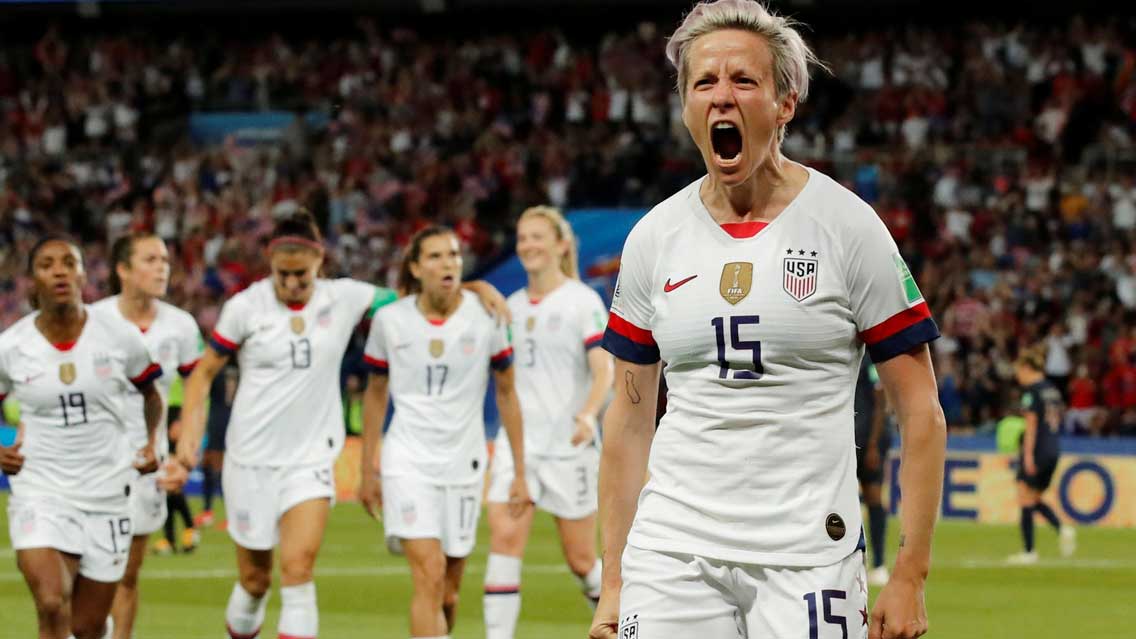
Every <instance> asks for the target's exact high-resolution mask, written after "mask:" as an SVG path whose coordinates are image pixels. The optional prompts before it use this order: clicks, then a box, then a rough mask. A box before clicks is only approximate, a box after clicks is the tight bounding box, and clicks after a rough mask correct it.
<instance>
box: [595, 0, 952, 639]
mask: <svg viewBox="0 0 1136 639" xmlns="http://www.w3.org/2000/svg"><path fill="white" fill-rule="evenodd" d="M667 55H668V58H669V59H670V61H671V62H672V63H673V64H674V65H675V67H676V69H677V70H678V91H679V97H680V98H681V101H682V106H683V111H682V114H683V122H684V123H685V124H686V127H687V129H688V130H689V132H690V134H691V137H692V138H693V139H694V142H695V144H696V145H697V147H698V149H699V151H700V153H701V155H702V158H703V161H704V163H705V165H706V170H707V175H706V176H704V177H702V178H700V179H698V180H697V181H695V182H694V183H693V184H691V185H690V186H688V187H686V188H684V189H682V190H681V191H679V192H678V193H676V194H675V195H673V196H671V197H670V198H668V199H667V200H665V201H663V202H662V203H661V204H659V205H658V206H656V207H655V208H654V209H653V210H652V211H651V212H649V213H648V214H647V215H646V216H645V217H644V218H643V219H642V220H641V221H640V222H639V223H638V224H637V225H636V226H635V228H634V229H633V230H632V231H631V234H630V235H629V237H628V238H627V242H626V244H625V246H624V249H623V255H622V263H621V267H620V275H619V281H618V283H617V285H616V290H615V293H614V295H613V300H612V307H611V317H610V319H609V321H608V326H607V331H606V332H605V334H604V346H605V348H607V349H608V350H609V351H611V352H612V353H613V354H614V355H615V356H616V358H617V363H616V369H615V379H616V385H617V392H616V397H615V399H614V401H613V402H612V404H611V405H610V406H609V407H608V410H607V413H606V415H605V419H604V446H603V454H602V461H601V467H600V489H599V492H600V497H599V500H600V512H601V513H603V516H602V518H603V521H602V522H601V528H602V529H603V535H604V564H603V566H604V579H603V592H602V595H601V598H600V604H599V606H598V608H597V611H596V616H595V620H594V625H593V628H592V631H591V634H592V636H593V637H597V638H599V637H615V636H617V634H616V633H617V631H618V633H619V634H618V636H620V637H632V636H635V637H738V636H741V637H807V636H811V637H814V638H816V639H820V638H825V639H827V638H830V637H843V636H852V635H854V636H857V637H863V636H865V634H869V635H870V636H871V637H873V639H878V638H879V637H881V636H887V637H889V638H892V637H895V638H903V639H906V638H909V637H916V636H919V635H922V634H923V633H924V632H925V631H926V628H927V618H926V611H925V609H924V605H923V589H924V582H925V580H926V577H927V572H928V570H929V568H930V551H931V533H932V529H933V527H934V522H935V514H936V509H937V507H938V504H939V496H940V492H941V489H942V468H943V459H944V456H945V445H946V427H945V422H944V419H943V415H942V410H941V408H940V407H939V404H938V399H937V394H936V387H935V376H934V373H933V371H932V368H931V359H930V355H929V352H928V349H927V347H926V342H928V341H930V340H932V339H934V338H935V337H937V336H938V328H937V327H936V325H935V323H934V321H933V320H932V319H931V317H930V313H929V311H928V309H927V305H926V303H925V302H924V301H923V297H922V294H921V293H920V292H919V289H918V287H917V286H916V285H915V281H914V279H913V278H912V277H911V275H910V273H909V272H908V270H907V267H906V265H905V264H904V261H903V258H902V257H900V254H899V252H898V250H897V249H896V246H895V243H894V241H893V240H892V239H891V236H890V234H889V233H888V231H887V228H885V226H884V224H883V223H882V222H881V221H880V218H879V216H877V215H876V213H875V212H874V211H873V210H872V209H871V207H869V206H868V205H867V204H865V203H864V202H863V201H861V200H860V199H859V198H857V197H856V196H855V195H854V194H852V193H850V192H849V191H847V190H845V189H844V188H843V187H842V186H840V185H839V184H838V183H837V182H835V181H834V180H832V179H830V178H828V177H827V176H825V175H823V174H821V173H819V172H817V171H815V170H812V169H810V168H807V167H805V166H802V165H800V164H798V163H796V162H793V161H791V160H789V159H788V158H786V157H785V156H783V155H782V154H781V150H780V143H781V141H782V139H783V138H784V131H785V126H786V125H787V124H788V123H789V121H790V120H791V119H792V118H793V113H794V110H795V108H796V105H797V103H798V102H799V101H800V100H802V99H804V98H805V96H806V94H807V93H808V81H809V77H808V65H809V63H810V61H812V60H814V57H813V55H812V53H811V52H810V50H809V48H808V46H807V45H806V44H805V43H804V41H803V40H802V39H801V36H800V35H799V34H798V33H797V31H796V30H795V29H794V27H793V24H792V23H791V22H790V21H788V20H786V19H784V18H781V17H777V16H774V15H771V14H770V13H769V12H768V11H767V10H766V9H765V7H763V6H762V5H761V4H759V3H758V2H754V1H751V0H720V1H718V2H713V3H703V4H699V5H698V6H696V7H695V8H694V9H693V10H692V11H691V12H690V14H689V15H688V16H687V17H686V18H685V20H684V21H683V23H682V25H681V26H679V28H678V30H676V31H675V33H674V34H673V35H672V36H671V38H670V41H669V42H668V44H667ZM865 346H866V347H867V350H868V353H869V355H870V356H871V358H872V361H873V362H875V363H876V366H877V370H878V372H879V375H880V380H881V382H882V384H883V386H884V389H885V392H886V393H887V396H888V400H889V405H890V406H892V407H893V408H894V410H895V413H896V415H897V417H898V421H899V423H900V424H901V427H902V435H903V438H902V442H903V445H902V451H901V459H902V468H901V476H900V481H899V483H900V486H901V488H902V490H903V509H902V513H901V524H902V533H901V534H902V537H901V541H900V547H899V551H898V554H897V557H896V561H895V564H894V568H893V570H892V577H891V580H890V581H889V582H888V585H887V586H885V587H884V589H883V591H882V592H881V593H880V595H879V598H878V599H877V601H876V606H875V610H874V611H873V613H872V615H871V627H870V631H869V627H868V624H869V616H868V612H867V599H868V598H867V588H866V585H865V584H864V582H865V575H864V559H863V551H862V544H861V535H860V530H861V515H860V504H859V500H858V499H857V485H856V454H855V447H854V445H853V416H852V412H853V409H852V403H853V389H854V383H855V379H856V371H857V369H858V367H859V364H860V359H861V356H862V354H863V352H864V348H865ZM660 359H661V360H664V361H666V363H667V366H666V382H667V389H668V391H667V392H668V401H667V409H666V414H665V415H664V416H663V418H662V422H661V423H660V424H659V427H658V431H657V433H656V431H655V423H654V418H655V402H656V388H657V387H658V378H659V373H660V364H659V362H660ZM648 467H649V469H650V479H649V480H648V481H647V484H646V486H643V477H644V474H645V473H646V471H647V470H648ZM640 492H642V494H640ZM620 558H622V561H621V560H620Z"/></svg>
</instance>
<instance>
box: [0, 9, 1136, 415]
mask: <svg viewBox="0 0 1136 639" xmlns="http://www.w3.org/2000/svg"><path fill="white" fill-rule="evenodd" d="M671 27H672V25H670V24H666V25H662V24H651V23H643V24H640V25H637V26H632V27H629V28H626V29H623V30H621V31H618V32H615V33H599V32H596V33H591V34H574V35H567V34H565V33H562V32H561V31H558V30H555V29H543V30H528V31H527V32H525V35H523V36H515V35H477V36H472V35H467V37H464V38H460V37H459V38H454V37H452V34H449V35H447V37H430V36H429V35H427V34H426V33H425V32H415V31H412V30H407V29H398V30H390V29H385V28H380V27H378V26H377V25H376V23H375V22H373V21H370V20H368V19H361V20H358V21H357V22H355V23H354V24H350V25H346V26H345V27H344V28H343V30H342V33H341V34H340V35H339V36H335V37H328V38H322V37H314V36H296V37H293V36H289V35H284V34H281V33H271V32H268V31H266V32H264V33H260V34H252V35H250V34H247V33H244V34H241V36H240V37H235V36H223V35H217V34H206V33H202V34H201V35H199V36H184V35H182V36H179V37H169V38H167V37H164V36H162V35H161V34H160V33H147V32H139V31H135V30H131V29H128V28H125V27H123V28H121V29H120V30H118V31H116V32H68V31H67V30H66V29H57V28H51V29H48V30H46V32H45V33H43V34H42V37H39V39H38V41H29V43H28V44H29V46H24V45H17V44H11V43H9V44H6V45H3V46H0V327H5V326H8V325H9V324H11V323H12V322H13V321H15V320H16V319H17V318H18V317H19V316H21V315H22V314H24V313H25V312H27V311H28V307H27V305H26V301H25V300H26V289H27V283H26V282H24V281H23V280H22V278H21V277H20V275H21V273H22V271H23V269H24V259H25V256H26V254H27V250H28V248H29V246H30V245H31V243H32V242H33V241H34V239H35V238H36V237H37V236H39V235H41V234H42V233H44V232H45V231H49V230H63V231H67V232H70V233H73V234H75V235H76V236H78V237H80V238H82V239H83V241H84V244H85V248H86V258H87V261H88V270H89V273H90V282H89V284H88V286H89V291H87V298H88V299H89V300H93V299H96V298H98V297H101V296H102V295H104V294H105V293H106V290H105V286H106V285H105V281H106V275H107V272H108V267H107V260H106V257H107V246H108V244H109V242H110V241H111V240H113V239H114V238H115V237H117V236H118V235H120V234H122V233H125V232H127V231H129V230H139V229H152V230H154V231H156V232H157V233H158V234H159V235H161V236H162V237H163V238H165V239H166V240H167V241H168V243H169V245H170V249H171V251H172V253H173V258H174V284H173V285H172V287H171V297H172V300H171V301H173V302H174V303H175V304H177V305H179V306H181V307H183V308H186V309H187V310H190V311H191V312H193V313H194V314H195V315H196V316H197V317H198V320H199V321H200V322H201V324H202V325H203V326H204V327H206V328H209V327H211V326H212V324H213V322H214V321H215V319H216V314H217V311H218V309H219V306H220V302H221V301H222V300H223V299H224V297H226V296H227V295H228V294H231V293H233V292H235V291H237V290H239V289H240V288H242V287H243V286H244V285H246V284H248V283H249V282H250V281H252V280H253V279H255V278H257V277H259V276H261V275H262V274H263V273H264V272H265V270H266V269H265V264H264V262H263V258H262V252H261V250H260V249H261V246H262V237H263V235H264V234H266V233H267V232H268V231H269V230H270V228H271V221H272V219H273V216H275V215H278V214H281V213H285V212H288V211H291V210H293V209H295V208H296V207H298V206H304V207H307V208H308V209H309V210H311V211H312V212H313V213H314V214H315V215H316V216H317V219H319V221H320V223H321V224H322V225H323V228H324V231H325V232H326V234H327V236H328V239H329V246H330V247H331V251H330V255H331V264H330V271H331V272H332V273H333V274H335V273H339V274H348V275H351V276H353V277H357V278H361V279H366V280H370V281H374V282H378V283H388V282H390V281H391V280H392V276H393V271H394V269H393V268H392V266H393V264H394V263H395V260H396V259H397V257H398V253H399V249H400V246H402V244H403V243H404V242H405V241H406V239H407V238H408V237H409V236H410V235H411V234H412V233H413V232H414V231H415V230H417V229H418V228H420V227H422V226H424V225H426V224H429V223H432V222H437V221H440V222H444V223H447V224H450V225H453V226H454V227H455V228H456V229H457V231H458V233H459V234H460V236H461V238H462V240H463V243H464V248H465V250H466V252H467V268H468V269H469V270H471V271H473V270H476V269H478V268H480V267H483V266H485V265H486V264H490V263H492V262H493V261H494V260H495V259H496V258H497V257H498V256H500V255H501V254H503V253H504V252H508V251H509V250H510V244H511V239H510V230H511V227H512V224H513V222H514V220H515V219H516V216H517V215H518V214H519V213H520V211H522V210H523V209H524V208H525V207H527V206H530V205H532V204H537V203H544V202H551V203H552V204H555V205H557V206H561V207H566V208H572V207H585V206H627V207H638V208H644V207H648V206H650V205H653V204H654V203H656V202H658V201H660V200H661V199H662V198H664V197H666V196H667V195H669V194H670V193H672V192H674V191H675V190H677V189H678V188H680V187H681V186H684V185H685V184H687V183H688V182H689V181H691V180H693V179H694V178H696V177H698V175H700V173H701V166H702V164H701V160H700V159H699V158H698V157H697V155H696V151H695V150H694V148H693V145H692V144H691V143H690V142H689V139H688V136H687V133H686V131H685V129H684V127H683V125H682V121H681V117H680V106H679V102H678V99H677V97H676V96H675V95H674V91H673V81H674V80H673V74H672V73H671V69H670V68H669V65H668V64H667V63H666V61H665V59H664V58H663V43H664V38H665V35H666V34H667V33H668V30H669V29H670V28H671ZM36 35H39V34H36ZM811 40H812V42H813V43H814V44H815V45H816V47H817V50H818V52H819V54H820V56H821V58H822V59H823V60H825V61H826V62H827V64H828V65H829V67H830V70H831V73H829V74H826V73H824V72H821V71H818V72H816V73H815V74H814V77H815V80H814V85H813V91H812V95H811V96H810V99H809V101H808V103H806V104H804V105H802V106H801V108H800V109H799V110H798V114H797V117H796V118H795V120H794V121H793V123H792V125H791V126H790V131H789V135H788V137H787V139H786V140H785V147H786V150H787V154H788V155H789V157H791V158H794V159H796V160H799V161H802V162H804V163H806V164H810V165H812V166H815V167H817V168H819V169H821V170H823V171H826V172H828V173H829V174H831V175H833V176H834V177H837V178H838V179H840V180H841V181H843V182H844V183H845V184H846V185H847V186H849V188H852V189H853V190H854V191H856V192H857V193H858V194H859V195H860V196H861V197H863V198H864V199H865V200H867V201H868V202H870V203H871V204H873V205H874V206H875V207H876V210H877V211H878V212H879V213H880V215H881V216H882V217H883V218H884V219H885V221H886V222H887V224H888V226H889V227H890V228H891V231H892V233H893V234H894V236H895V238H896V240H897V242H898V243H899V244H900V246H901V248H902V250H903V252H904V254H905V256H906V258H907V260H908V263H909V264H911V265H912V267H913V269H914V270H915V271H916V275H917V278H918V281H919V282H920V285H921V287H922V289H923V292H924V293H925V295H926V297H927V299H928V301H929V303H930V305H931V308H932V310H933V312H934V313H935V314H936V316H937V318H938V320H939V322H940V324H941V326H942V328H943V333H944V338H943V339H941V340H939V341H938V342H937V344H936V354H937V365H938V373H939V378H940V386H941V388H940V393H941V399H942V403H943V407H944V409H945V410H946V413H947V417H948V420H949V421H950V423H951V424H952V426H954V427H956V428H960V429H962V428H978V429H989V428H992V427H993V424H994V422H995V421H996V420H997V419H999V418H1001V417H1002V416H1004V415H1006V414H1008V413H1010V412H1013V411H1014V410H1016V407H1017V396H1016V391H1014V390H1013V388H1014V386H1015V384H1014V382H1013V370H1012V366H1011V364H1012V361H1013V358H1014V356H1015V355H1016V353H1017V351H1018V349H1019V348H1020V347H1022V346H1024V345H1027V344H1031V343H1034V342H1037V341H1045V342H1046V343H1047V344H1048V346H1049V355H1048V359H1047V362H1046V372H1047V374H1049V375H1050V376H1051V377H1053V378H1054V379H1056V380H1057V381H1058V382H1059V383H1060V385H1061V387H1062V389H1063V390H1064V391H1065V392H1067V394H1068V397H1069V400H1070V404H1071V407H1072V408H1073V409H1074V410H1072V411H1071V415H1072V417H1071V418H1070V420H1069V423H1068V424H1067V428H1068V429H1069V430H1070V432H1078V433H1092V434H1097V435H1100V434H1117V433H1126V434H1136V321H1134V320H1136V232H1134V231H1136V24H1125V23H1123V22H1121V21H1106V22H1098V21H1093V20H1083V19H1076V20H1074V21H1073V22H1072V23H1071V24H1066V25H1062V26H1059V27H1058V26H1047V25H1042V24H1029V23H1018V24H1004V25H999V24H992V23H989V22H973V23H961V24H957V25H954V26H950V27H941V26H937V27H935V28H934V29H930V28H923V27H903V28H894V29H890V30H886V31H855V32H849V31H847V30H844V31H842V32H841V33H839V34H830V33H825V32H824V31H823V30H818V32H817V33H816V34H814V37H812V38H811ZM33 42H34V45H33V44H32V43H33ZM268 109H272V110H289V111H294V112H310V111H317V112H322V113H326V114H327V115H328V116H329V118H330V119H329V123H328V125H327V126H326V127H320V128H314V127H311V126H309V125H307V124H305V122H304V120H303V119H302V118H299V117H297V119H296V121H295V123H294V124H293V125H292V126H291V127H290V128H289V129H288V130H287V132H286V134H285V136H284V141H283V143H282V144H280V145H276V146H272V147H241V146H238V145H236V144H233V143H225V144H221V145H217V146H212V147H204V148H202V147H198V146H195V145H193V144H191V143H190V142H189V139H188V137H187V136H186V134H185V119H186V116H187V115H188V114H189V113H191V112H194V111H202V110H227V111H261V110H268ZM582 241H583V242H587V241H588V240H587V238H586V237H584V238H582Z"/></svg>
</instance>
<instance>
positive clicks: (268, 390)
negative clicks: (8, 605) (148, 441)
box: [177, 212, 500, 639]
mask: <svg viewBox="0 0 1136 639" xmlns="http://www.w3.org/2000/svg"><path fill="white" fill-rule="evenodd" d="M323 258H324V248H323V243H322V239H321V237H320V233H319V229H318V228H317V227H316V225H315V221H314V220H313V218H312V217H311V215H310V214H309V213H307V212H300V213H297V214H294V215H292V216H291V217H287V218H283V219H281V220H279V221H278V222H277V223H276V227H275V229H274V230H273V232H272V239H271V241H270V242H269V244H268V259H269V265H270V267H271V270H272V274H271V276H270V277H268V278H265V279H262V280H260V281H258V282H255V283H253V284H252V285H251V286H249V287H248V288H247V289H245V290H244V291H242V292H240V293H238V294H236V295H234V296H233V297H232V298H231V299H230V300H229V301H228V302H226V303H225V305H224V307H223V308H222V309H221V316H220V318H219V319H218V321H217V326H216V329H215V330H214V331H213V335H212V339H211V340H210V346H209V348H208V349H206V351H205V355H204V356H203V357H202V359H201V361H200V363H199V364H198V365H197V367H196V369H195V370H194V371H193V374H192V375H191V376H190V378H189V381H188V383H187V384H186V389H185V401H184V405H183V407H182V424H183V426H182V428H183V431H182V436H181V439H180V440H179V441H178V451H177V454H178V459H179V461H181V462H182V464H183V465H185V466H186V467H187V468H193V467H194V466H196V465H197V461H198V452H199V448H200V445H201V438H202V433H203V431H204V429H205V398H206V395H207V394H208V392H209V387H210V385H211V384H212V382H213V379H214V377H216V375H217V374H218V373H219V372H220V371H221V370H222V369H223V368H224V366H225V364H226V363H227V362H228V359H229V358H230V357H231V356H232V355H233V354H236V355H237V359H238V362H239V365H240V370H241V377H240V382H239V384H238V387H237V396H236V398H235V399H234V400H233V407H232V415H231V417H230V420H229V427H228V432H227V435H226V442H225V449H226V453H225V461H224V471H223V478H222V484H223V492H224V496H225V510H226V513H227V515H228V519H229V526H228V530H229V535H230V536H231V537H232V538H233V541H234V542H236V546H237V570H238V582H237V583H236V584H235V585H234V586H233V590H232V593H231V595H230V596H229V603H228V606H227V607H226V610H225V622H226V625H227V627H228V632H229V636H230V637H233V638H234V639H241V638H250V637H255V636H256V635H257V634H258V633H259V632H260V627H261V624H262V622H263V621H264V612H265V605H266V603H267V595H268V587H269V584H270V580H271V576H272V562H273V549H274V548H275V547H276V546H277V545H279V547H280V580H281V599H282V600H283V602H282V606H281V611H280V621H279V624H278V630H279V636H280V637H288V638H290V639H309V638H312V637H315V636H316V635H317V633H318V627H319V617H318V611H317V607H316V589H315V582H314V581H313V571H314V567H315V560H316V555H317V554H318V553H319V548H320V544H321V543H322V541H323V533H324V529H325V528H326V526H327V518H328V514H329V512H330V508H331V504H332V501H333V500H334V498H335V485H334V475H333V464H334V462H335V459H336V458H337V457H338V456H339V452H340V450H341V448H342V447H343V438H344V429H343V403H342V400H341V397H340V387H339V371H340V366H341V362H342V359H343V352H344V350H345V349H346V348H347V343H348V341H349V340H350V338H351V335H352V333H354V331H355V327H356V326H357V325H358V324H359V322H360V321H362V320H363V319H364V317H365V316H368V315H369V314H370V313H372V312H373V311H374V310H376V309H378V308H379V307H381V306H383V305H384V304H387V303H389V302H392V301H394V299H395V298H396V296H395V293H394V291H391V290H389V289H382V288H377V287H375V286H373V285H371V284H368V283H366V282H360V281H357V280H352V279H334V280H329V279H322V278H320V277H319V271H320V268H321V266H322V264H323ZM490 293H491V294H490V297H492V296H493V295H495V296H496V298H500V294H498V293H496V291H491V292H490Z"/></svg>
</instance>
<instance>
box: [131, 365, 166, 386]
mask: <svg viewBox="0 0 1136 639" xmlns="http://www.w3.org/2000/svg"><path fill="white" fill-rule="evenodd" d="M160 370H162V367H161V366H158V364H157V363H154V362H152V363H151V364H150V365H149V366H147V367H146V370H144V371H142V372H141V373H139V374H138V376H137V377H131V378H130V381H131V383H134V384H141V383H144V382H147V381H149V380H150V379H151V378H153V376H154V375H156V374H157V373H158V371H160Z"/></svg>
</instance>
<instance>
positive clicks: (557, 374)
mask: <svg viewBox="0 0 1136 639" xmlns="http://www.w3.org/2000/svg"><path fill="white" fill-rule="evenodd" d="M517 256H518V257H520V259H521V264H522V265H523V266H524V268H525V272H526V274H527V275H528V281H527V284H526V286H525V288H523V289H521V290H519V291H517V292H516V293H513V294H512V295H510V296H509V306H510V307H511V309H512V311H513V335H514V337H515V339H516V343H517V346H516V348H517V352H518V358H517V368H518V372H517V395H518V396H519V397H520V401H521V412H522V413H523V416H524V423H525V454H526V455H527V456H528V459H527V460H525V468H526V472H527V473H528V487H529V490H530V491H532V495H533V500H534V501H535V502H536V505H537V508H540V509H541V510H544V511H547V512H549V513H551V514H552V516H553V517H555V518H556V527H557V531H558V532H559V534H560V541H561V546H562V548H563V549H564V558H565V559H566V560H567V562H568V567H569V569H570V570H571V571H572V573H573V574H574V575H575V576H576V579H577V580H578V581H579V583H580V587H581V590H583V592H584V596H586V597H587V598H588V601H589V602H590V603H592V604H594V602H595V600H597V599H598V598H599V594H600V593H599V591H600V575H601V573H602V567H601V564H600V562H599V561H598V560H597V559H596V548H595V547H596V516H595V513H596V481H597V478H598V475H599V450H598V448H597V445H596V441H595V437H596V417H597V415H599V411H600V408H601V407H602V406H603V403H604V402H605V401H606V400H607V396H608V393H609V391H610V390H611V355H609V354H608V353H607V352H606V351H604V350H603V349H602V348H598V347H599V345H600V341H601V339H602V338H603V331H604V327H605V326H606V325H607V310H606V309H605V308H604V304H603V301H602V300H601V299H600V296H599V295H597V294H596V292H595V291H593V290H592V289H591V288H590V287H588V286H587V285H586V284H583V283H581V282H580V276H579V273H578V269H577V266H576V238H575V236H574V235H573V233H572V227H570V226H569V225H568V222H567V221H566V220H565V219H564V216H563V215H561V214H560V212H559V211H557V210H556V209H554V208H551V207H547V206H537V207H533V208H530V209H528V210H526V211H525V212H524V213H522V214H521V217H520V219H519V220H518V222H517ZM494 450H495V451H496V452H495V453H494V457H493V463H492V467H491V469H490V483H489V492H488V495H487V498H486V501H488V502H489V506H488V509H489V513H488V519H489V561H488V565H487V567H486V569H485V599H484V608H485V633H486V637H487V639H513V635H514V633H515V631H516V626H517V618H518V616H519V615H520V611H521V588H520V586H521V557H522V556H523V554H524V551H525V545H526V544H527V543H528V538H529V531H530V530H531V528H532V518H533V512H534V511H533V510H532V509H530V510H528V511H527V512H526V513H525V516H524V517H521V518H519V519H518V518H514V517H512V516H510V515H509V513H508V511H507V509H508V498H509V487H510V486H511V485H512V482H513V479H514V478H515V477H516V471H515V470H514V468H513V457H512V455H511V454H510V451H509V438H508V433H506V432H505V431H504V430H502V431H501V432H499V433H498V435H497V445H496V447H495V448H494Z"/></svg>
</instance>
